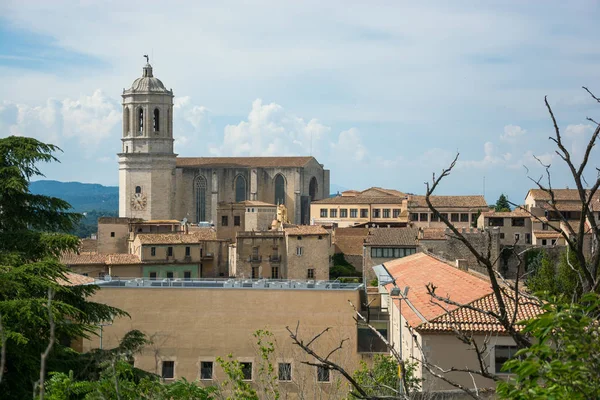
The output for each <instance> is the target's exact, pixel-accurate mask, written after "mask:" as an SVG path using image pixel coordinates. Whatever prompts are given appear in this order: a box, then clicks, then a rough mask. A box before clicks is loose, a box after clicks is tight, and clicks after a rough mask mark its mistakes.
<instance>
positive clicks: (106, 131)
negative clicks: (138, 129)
mask: <svg viewBox="0 0 600 400" xmlns="http://www.w3.org/2000/svg"><path fill="white" fill-rule="evenodd" d="M121 121H122V117H121V106H120V105H119V104H118V102H117V101H115V100H114V99H112V98H109V97H107V96H105V95H104V93H103V92H102V91H101V90H96V91H95V92H94V93H93V94H92V95H91V96H81V97H79V99H76V100H72V99H69V98H67V99H64V100H62V101H61V100H57V99H48V100H47V101H46V104H45V105H43V106H30V105H27V104H15V103H12V102H4V104H3V105H2V106H0V127H2V128H3V132H7V133H8V134H10V135H18V136H31V137H35V138H38V139H40V140H42V141H46V142H51V143H54V144H58V145H60V144H61V143H65V141H67V140H70V139H76V140H77V141H78V142H79V143H80V144H81V145H82V147H83V148H87V149H88V150H96V149H95V146H97V145H98V144H99V143H100V142H102V141H104V140H105V139H107V138H109V137H111V135H113V136H114V134H117V135H118V132H120V129H121Z"/></svg>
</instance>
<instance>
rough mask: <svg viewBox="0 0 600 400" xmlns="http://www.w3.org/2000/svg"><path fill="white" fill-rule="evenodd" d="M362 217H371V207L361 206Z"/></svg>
mask: <svg viewBox="0 0 600 400" xmlns="http://www.w3.org/2000/svg"><path fill="white" fill-rule="evenodd" d="M360 217H361V218H369V209H368V208H361V209H360Z"/></svg>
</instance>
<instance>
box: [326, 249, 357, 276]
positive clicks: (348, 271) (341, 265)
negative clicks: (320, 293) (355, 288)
mask: <svg viewBox="0 0 600 400" xmlns="http://www.w3.org/2000/svg"><path fill="white" fill-rule="evenodd" d="M332 263H333V266H332V267H331V268H330V269H329V277H330V278H331V279H337V278H340V277H354V276H355V277H360V276H361V273H360V272H359V271H357V270H356V268H354V266H353V265H352V264H350V263H349V262H348V261H346V258H345V257H344V253H335V254H334V255H333V257H332Z"/></svg>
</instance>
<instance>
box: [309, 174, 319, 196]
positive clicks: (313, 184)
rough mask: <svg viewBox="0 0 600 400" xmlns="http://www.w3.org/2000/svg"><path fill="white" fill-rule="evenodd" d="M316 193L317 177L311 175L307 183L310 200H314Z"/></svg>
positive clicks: (317, 190) (317, 189) (317, 186)
mask: <svg viewBox="0 0 600 400" xmlns="http://www.w3.org/2000/svg"><path fill="white" fill-rule="evenodd" d="M317 193H319V184H318V183H317V178H315V177H314V176H313V177H312V178H311V179H310V183H309V185H308V194H309V196H310V201H315V200H316V199H317Z"/></svg>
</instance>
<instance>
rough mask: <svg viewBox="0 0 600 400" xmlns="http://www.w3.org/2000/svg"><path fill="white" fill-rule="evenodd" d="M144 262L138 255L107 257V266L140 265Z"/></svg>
mask: <svg viewBox="0 0 600 400" xmlns="http://www.w3.org/2000/svg"><path fill="white" fill-rule="evenodd" d="M141 262H142V261H141V260H140V257H138V256H137V255H136V254H108V255H107V256H106V264H109V265H124V264H140V263H141Z"/></svg>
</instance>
